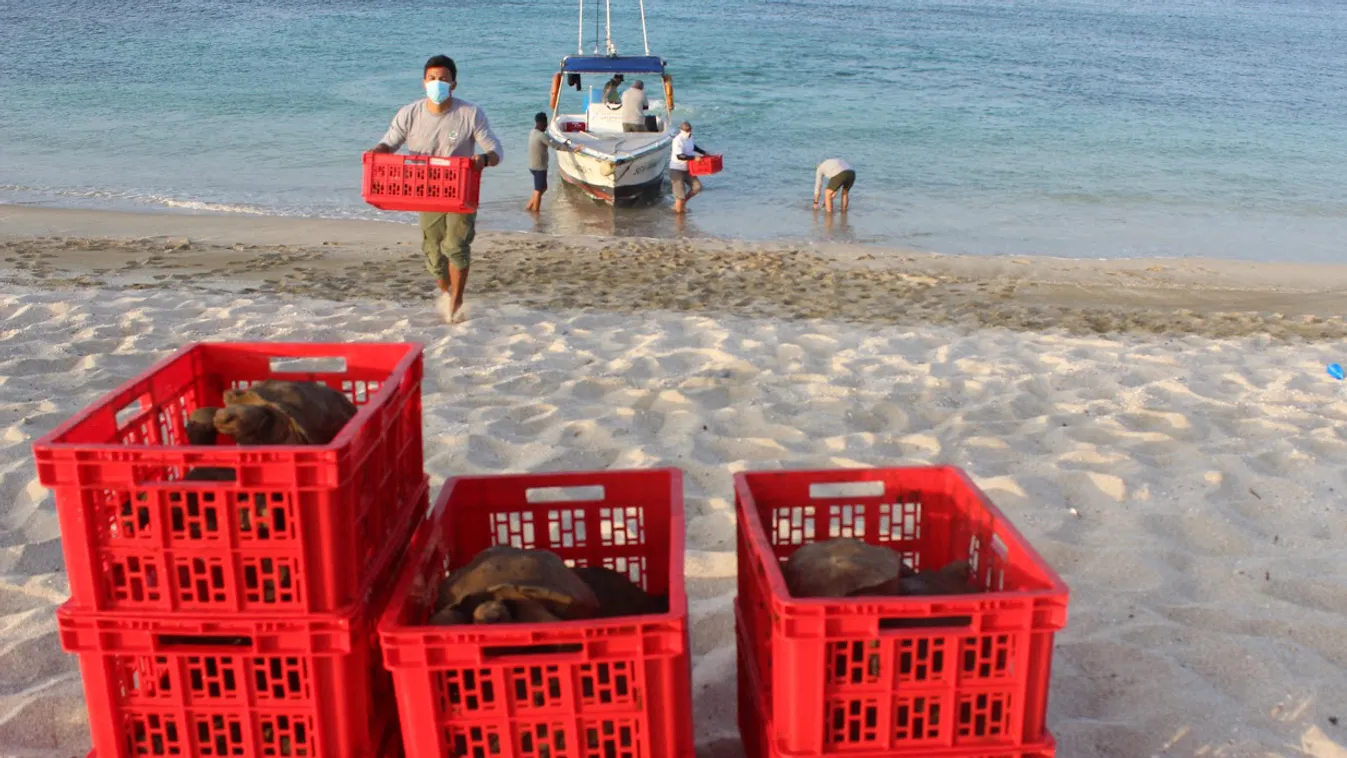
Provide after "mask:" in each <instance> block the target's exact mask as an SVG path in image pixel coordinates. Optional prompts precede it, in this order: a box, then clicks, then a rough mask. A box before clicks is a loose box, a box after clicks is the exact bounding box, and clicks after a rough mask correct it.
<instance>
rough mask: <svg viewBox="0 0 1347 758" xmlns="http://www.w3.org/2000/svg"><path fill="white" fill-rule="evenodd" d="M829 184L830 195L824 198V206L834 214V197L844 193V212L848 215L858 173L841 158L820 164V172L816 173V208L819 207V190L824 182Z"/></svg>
mask: <svg viewBox="0 0 1347 758" xmlns="http://www.w3.org/2000/svg"><path fill="white" fill-rule="evenodd" d="M824 181H827V182H828V194H827V196H826V197H825V198H824V204H825V205H826V206H827V208H828V212H829V213H832V212H833V196H834V195H836V194H837V193H838V192H841V193H842V212H843V213H846V212H847V208H848V207H850V206H851V185H853V184H855V183H856V171H855V170H854V169H852V168H851V164H850V163H847V162H846V161H844V160H842V159H841V158H829V159H828V160H826V161H824V162H822V163H820V164H818V170H816V171H815V172H814V207H815V208H817V207H818V193H819V188H820V187H822V186H823V182H824Z"/></svg>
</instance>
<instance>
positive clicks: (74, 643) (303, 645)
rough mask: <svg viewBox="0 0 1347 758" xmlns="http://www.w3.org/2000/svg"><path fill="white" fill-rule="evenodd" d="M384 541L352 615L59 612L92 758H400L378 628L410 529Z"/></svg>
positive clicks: (410, 524)
mask: <svg viewBox="0 0 1347 758" xmlns="http://www.w3.org/2000/svg"><path fill="white" fill-rule="evenodd" d="M429 498H430V480H429V478H428V477H427V478H423V479H422V487H421V490H420V497H418V498H417V500H416V507H414V508H409V509H408V511H409V514H410V517H409V518H408V519H407V521H406V523H405V524H404V525H403V526H402V528H401V530H400V531H399V533H398V534H396V535H395V536H394V537H393V539H391V540H390V541H389V545H388V548H389V549H387V550H386V551H385V552H384V556H383V559H382V561H381V562H380V564H379V569H378V570H377V578H376V580H375V581H374V582H373V584H372V585H371V591H370V593H369V594H368V596H366V597H365V598H363V599H362V602H361V604H360V605H359V606H357V607H356V608H355V609H354V610H352V611H351V612H349V613H345V614H323V615H318V616H308V617H303V618H293V619H290V618H283V617H271V618H266V619H254V618H249V617H240V616H229V615H217V616H212V617H205V616H198V615H194V614H183V615H181V616H177V615H175V616H164V615H158V614H124V613H123V614H118V613H91V612H86V611H83V610H81V609H79V608H77V607H75V606H74V605H73V603H67V604H66V605H64V606H62V607H61V608H60V609H58V610H57V613H56V615H57V621H58V624H59V627H60V635H61V646H62V647H63V648H65V650H67V651H68V652H72V653H76V654H77V655H78V656H79V660H80V669H81V672H82V674H83V678H84V695H85V700H86V702H87V705H88V709H89V724H90V731H91V733H92V735H93V742H94V750H93V752H91V753H90V756H91V757H92V756H99V755H101V756H105V757H107V756H112V757H114V758H131V756H143V755H163V756H184V757H185V756H241V757H244V758H251V757H253V756H256V757H257V758H261V757H263V756H266V757H267V758H272V757H274V756H296V757H300V756H303V757H304V758H341V757H344V756H351V757H352V758H357V757H358V758H400V756H401V754H402V753H401V741H400V739H399V738H398V726H397V711H396V702H395V700H394V698H393V681H392V679H391V678H390V677H389V676H388V672H387V670H386V669H385V668H384V666H383V662H382V657H381V650H380V647H379V642H378V637H377V632H376V628H375V622H377V620H378V618H379V614H380V613H381V612H382V611H383V610H384V608H385V607H386V601H387V599H388V595H389V592H390V590H391V589H392V586H391V585H392V583H393V582H394V581H395V580H396V579H398V578H399V577H400V576H401V572H400V571H399V569H400V568H401V566H402V561H403V558H404V556H405V554H406V544H407V540H408V538H409V537H410V536H411V532H412V530H413V528H414V527H416V526H418V525H420V523H421V516H422V515H423V514H424V513H425V511H426V508H427V506H428V505H429Z"/></svg>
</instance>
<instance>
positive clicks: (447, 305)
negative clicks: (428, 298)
mask: <svg viewBox="0 0 1347 758" xmlns="http://www.w3.org/2000/svg"><path fill="white" fill-rule="evenodd" d="M435 310H436V311H438V312H439V314H440V318H442V319H444V323H446V324H452V323H454V301H453V298H451V297H450V296H449V293H448V292H441V293H440V296H439V297H437V298H435Z"/></svg>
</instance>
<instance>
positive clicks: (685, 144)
mask: <svg viewBox="0 0 1347 758" xmlns="http://www.w3.org/2000/svg"><path fill="white" fill-rule="evenodd" d="M695 149H696V145H695V144H694V143H693V142H692V133H691V132H684V131H679V132H678V134H677V135H676V136H675V137H674V138H673V153H672V154H671V155H670V156H669V170H671V171H687V170H688V162H687V161H680V160H678V156H680V155H694V153H693V152H692V151H693V150H695Z"/></svg>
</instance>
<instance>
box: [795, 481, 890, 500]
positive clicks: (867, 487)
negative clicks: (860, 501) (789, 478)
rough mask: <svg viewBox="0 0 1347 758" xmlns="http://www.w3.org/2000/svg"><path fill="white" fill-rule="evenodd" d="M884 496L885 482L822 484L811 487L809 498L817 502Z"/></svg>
mask: <svg viewBox="0 0 1347 758" xmlns="http://www.w3.org/2000/svg"><path fill="white" fill-rule="evenodd" d="M883 495H884V483H883V482H820V483H817V484H811V485H809V496H810V497H812V498H814V499H815V500H823V499H836V498H840V497H881V496H883Z"/></svg>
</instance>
